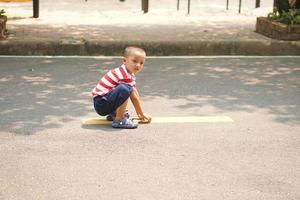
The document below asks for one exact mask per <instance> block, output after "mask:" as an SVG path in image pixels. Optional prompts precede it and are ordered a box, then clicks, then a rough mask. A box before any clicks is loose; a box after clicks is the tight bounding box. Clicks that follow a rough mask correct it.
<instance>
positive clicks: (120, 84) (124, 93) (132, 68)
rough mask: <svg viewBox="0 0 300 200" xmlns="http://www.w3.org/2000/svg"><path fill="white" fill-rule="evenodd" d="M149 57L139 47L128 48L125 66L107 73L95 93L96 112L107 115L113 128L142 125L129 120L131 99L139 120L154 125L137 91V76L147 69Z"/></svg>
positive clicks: (125, 52)
mask: <svg viewBox="0 0 300 200" xmlns="http://www.w3.org/2000/svg"><path fill="white" fill-rule="evenodd" d="M145 58H146V53H145V51H144V50H143V49H141V48H139V47H133V46H130V47H127V48H126V49H125V51H124V55H123V65H121V66H120V67H118V68H115V69H113V70H111V71H109V72H108V73H106V74H105V75H104V76H103V77H102V78H101V80H100V81H99V82H98V84H97V85H96V87H95V88H94V89H93V92H92V94H93V97H94V107H95V110H96V112H97V113H98V114H99V115H101V116H105V115H107V117H106V119H107V120H109V121H113V122H112V127H113V128H130V129H132V128H137V126H138V124H137V123H135V122H133V121H132V120H131V119H129V114H128V113H127V111H126V107H127V104H128V100H129V98H130V100H131V102H132V103H133V106H134V108H135V111H136V113H137V115H138V118H139V120H141V121H142V122H144V123H150V122H151V119H152V118H151V116H150V115H148V114H146V113H144V111H143V109H142V106H141V103H140V99H139V95H138V91H137V88H136V86H135V84H136V83H135V74H137V73H138V72H140V71H142V69H143V68H144V63H145Z"/></svg>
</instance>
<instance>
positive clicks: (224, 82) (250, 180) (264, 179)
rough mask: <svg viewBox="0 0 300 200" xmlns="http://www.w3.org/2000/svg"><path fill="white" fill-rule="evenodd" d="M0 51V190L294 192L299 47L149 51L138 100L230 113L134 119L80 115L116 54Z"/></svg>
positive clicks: (51, 194)
mask: <svg viewBox="0 0 300 200" xmlns="http://www.w3.org/2000/svg"><path fill="white" fill-rule="evenodd" d="M0 61H1V62H0V70H1V75H0V82H1V87H0V94H1V98H0V118H1V120H0V127H1V130H0V160H1V162H0V199H164V200H165V199H172V200H173V199H180V200H185V199H187V200H190V199H224V200H232V199H264V200H281V199H287V200H296V199H299V198H300V192H299V189H298V186H299V184H300V176H299V168H300V159H299V153H300V148H299V142H300V136H299V132H300V115H299V113H300V104H299V102H300V96H299V94H300V91H299V88H300V87H299V86H300V85H299V83H300V80H299V77H300V76H299V73H300V67H299V65H298V63H299V61H300V59H299V57H182V58H178V57H177V58H148V59H147V62H146V66H145V70H144V71H143V72H142V73H141V74H139V75H138V76H137V78H138V79H137V81H138V82H137V83H138V88H139V90H140V94H141V99H142V102H143V106H144V109H145V111H147V112H148V113H150V114H152V115H153V116H154V117H155V116H191V115H196V116H219V115H223V116H228V117H230V118H232V119H233V120H234V122H233V123H212V122H211V123H184V124H180V123H175V124H149V125H141V126H140V127H139V128H138V129H136V130H115V129H112V128H110V126H106V125H103V126H81V120H82V119H83V118H86V117H95V116H96V114H95V113H94V111H93V108H92V101H91V100H92V99H91V96H90V91H91V89H92V88H93V87H94V85H95V84H96V82H97V79H98V78H99V76H100V75H101V74H102V73H104V72H105V71H106V70H108V69H110V68H112V67H113V66H115V65H117V64H119V63H120V58H112V57H104V58H101V57H85V58H83V57H67V58H64V57H63V58H58V57H38V58H34V57H21V58H20V57H0ZM129 109H130V113H131V114H133V112H132V107H130V108H129Z"/></svg>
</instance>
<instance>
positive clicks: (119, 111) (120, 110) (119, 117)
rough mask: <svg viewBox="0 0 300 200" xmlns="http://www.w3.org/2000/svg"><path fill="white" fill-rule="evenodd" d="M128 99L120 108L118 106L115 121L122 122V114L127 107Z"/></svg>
mask: <svg viewBox="0 0 300 200" xmlns="http://www.w3.org/2000/svg"><path fill="white" fill-rule="evenodd" d="M128 99H129V98H128ZM128 99H127V100H126V101H125V102H124V103H123V104H122V105H121V106H119V108H117V111H116V120H122V119H123V118H124V114H125V111H126V108H127V105H128Z"/></svg>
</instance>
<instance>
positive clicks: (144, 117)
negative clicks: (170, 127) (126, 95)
mask: <svg viewBox="0 0 300 200" xmlns="http://www.w3.org/2000/svg"><path fill="white" fill-rule="evenodd" d="M130 100H131V102H132V104H133V106H134V108H135V111H136V114H137V115H138V117H139V118H140V119H141V120H142V121H145V122H151V119H152V118H151V116H150V115H147V114H146V113H144V111H143V109H142V105H141V103H140V97H139V94H138V91H137V89H136V87H133V90H132V93H131V95H130Z"/></svg>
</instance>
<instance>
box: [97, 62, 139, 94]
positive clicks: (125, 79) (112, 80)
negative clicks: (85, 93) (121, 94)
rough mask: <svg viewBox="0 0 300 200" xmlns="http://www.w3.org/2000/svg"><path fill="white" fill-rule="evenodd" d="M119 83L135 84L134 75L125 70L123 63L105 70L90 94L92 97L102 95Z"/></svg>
mask: <svg viewBox="0 0 300 200" xmlns="http://www.w3.org/2000/svg"><path fill="white" fill-rule="evenodd" d="M120 83H127V84H128V85H131V86H135V76H134V75H133V74H129V73H128V72H127V70H126V67H125V65H122V66H120V67H118V68H115V69H113V70H110V71H109V72H107V73H106V74H105V75H104V76H103V77H102V78H101V79H100V81H99V82H98V84H97V85H96V87H95V88H94V89H93V91H92V95H93V97H95V96H104V95H106V94H107V93H109V92H110V91H111V90H113V89H114V88H115V87H116V86H118V85H119V84H120Z"/></svg>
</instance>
